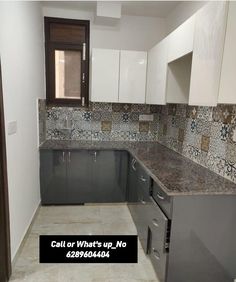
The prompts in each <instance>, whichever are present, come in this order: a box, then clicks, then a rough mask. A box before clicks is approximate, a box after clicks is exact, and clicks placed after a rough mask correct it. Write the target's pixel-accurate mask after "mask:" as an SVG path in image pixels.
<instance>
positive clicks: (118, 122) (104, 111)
mask: <svg viewBox="0 0 236 282" xmlns="http://www.w3.org/2000/svg"><path fill="white" fill-rule="evenodd" d="M44 103H45V102H44ZM159 111H160V107H159V106H150V105H139V104H137V105H136V104H132V105H131V104H111V103H90V104H89V107H88V108H77V107H49V106H48V107H47V108H46V139H52V140H67V139H72V140H96V141H156V140H157V132H158V124H157V120H158V118H159ZM141 114H152V115H153V121H151V122H146V121H145V122H143V121H139V116H140V115H141ZM66 119H67V120H68V121H69V123H70V126H69V127H70V128H71V129H70V128H67V127H68V126H66V125H65V123H66V122H65V121H66Z"/></svg>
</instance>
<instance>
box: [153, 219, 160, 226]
mask: <svg viewBox="0 0 236 282" xmlns="http://www.w3.org/2000/svg"><path fill="white" fill-rule="evenodd" d="M152 224H153V225H154V226H156V227H159V224H158V220H157V219H155V218H153V220H152Z"/></svg>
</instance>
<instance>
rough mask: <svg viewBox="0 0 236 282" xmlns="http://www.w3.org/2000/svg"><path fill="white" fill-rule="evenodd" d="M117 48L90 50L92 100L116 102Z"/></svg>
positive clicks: (117, 76)
mask: <svg viewBox="0 0 236 282" xmlns="http://www.w3.org/2000/svg"><path fill="white" fill-rule="evenodd" d="M119 60H120V51H119V50H109V49H93V50H92V87H91V101H92V102H110V103H111V102H114V103H115V102H118V86H119Z"/></svg>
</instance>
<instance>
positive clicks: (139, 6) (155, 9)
mask: <svg viewBox="0 0 236 282" xmlns="http://www.w3.org/2000/svg"><path fill="white" fill-rule="evenodd" d="M42 2H43V5H44V6H50V7H57V8H62V9H72V10H84V11H91V12H95V11H96V1H42ZM120 2H121V3H122V14H123V15H133V16H146V17H166V16H167V15H168V14H169V13H170V12H171V11H172V10H173V9H174V8H175V7H176V6H177V5H178V4H179V3H181V2H182V1H120Z"/></svg>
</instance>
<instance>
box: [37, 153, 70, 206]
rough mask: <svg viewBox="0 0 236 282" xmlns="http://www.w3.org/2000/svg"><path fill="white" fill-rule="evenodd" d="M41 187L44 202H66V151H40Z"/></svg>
mask: <svg viewBox="0 0 236 282" xmlns="http://www.w3.org/2000/svg"><path fill="white" fill-rule="evenodd" d="M40 189H41V202H42V204H43V205H44V204H64V203H65V201H66V198H67V193H66V153H65V152H64V151H54V150H42V151H41V152H40Z"/></svg>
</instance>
